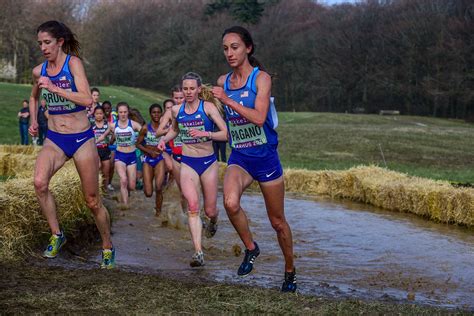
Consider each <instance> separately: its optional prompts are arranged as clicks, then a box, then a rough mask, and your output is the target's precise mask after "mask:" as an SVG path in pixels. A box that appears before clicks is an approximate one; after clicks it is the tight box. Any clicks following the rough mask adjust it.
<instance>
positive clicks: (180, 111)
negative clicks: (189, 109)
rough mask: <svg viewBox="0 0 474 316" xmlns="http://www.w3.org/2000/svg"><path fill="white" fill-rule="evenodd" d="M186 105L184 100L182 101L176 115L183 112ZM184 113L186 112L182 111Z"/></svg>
mask: <svg viewBox="0 0 474 316" xmlns="http://www.w3.org/2000/svg"><path fill="white" fill-rule="evenodd" d="M185 106H186V101H184V102H183V103H182V104H181V106H180V107H179V111H178V116H179V115H180V114H182V113H183V112H184V107H185ZM184 114H186V112H184Z"/></svg>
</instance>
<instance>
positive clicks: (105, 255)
mask: <svg viewBox="0 0 474 316" xmlns="http://www.w3.org/2000/svg"><path fill="white" fill-rule="evenodd" d="M100 267H101V268H102V269H113V268H115V248H113V247H112V249H102V263H101V264H100Z"/></svg>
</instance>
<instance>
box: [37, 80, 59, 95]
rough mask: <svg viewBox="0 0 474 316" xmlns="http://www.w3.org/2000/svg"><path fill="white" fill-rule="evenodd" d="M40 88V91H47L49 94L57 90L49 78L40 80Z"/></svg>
mask: <svg viewBox="0 0 474 316" xmlns="http://www.w3.org/2000/svg"><path fill="white" fill-rule="evenodd" d="M38 87H39V88H40V89H46V90H48V91H49V92H54V91H53V90H54V89H56V86H55V85H54V84H53V83H52V82H51V80H50V79H49V77H44V76H42V77H40V78H39V80H38Z"/></svg>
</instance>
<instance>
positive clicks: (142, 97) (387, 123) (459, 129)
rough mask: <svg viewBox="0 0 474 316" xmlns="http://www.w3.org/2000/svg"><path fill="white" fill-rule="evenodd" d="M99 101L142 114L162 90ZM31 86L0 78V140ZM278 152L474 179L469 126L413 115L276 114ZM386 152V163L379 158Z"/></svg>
mask: <svg viewBox="0 0 474 316" xmlns="http://www.w3.org/2000/svg"><path fill="white" fill-rule="evenodd" d="M99 88H100V90H101V93H102V96H101V100H106V99H108V100H110V101H112V103H113V104H116V103H117V102H119V101H127V102H129V104H130V105H131V106H132V107H137V108H138V109H139V110H140V111H141V112H142V114H144V116H145V117H147V116H148V115H147V109H148V106H149V105H150V104H151V103H154V102H159V103H161V102H162V101H163V100H164V99H166V98H167V96H166V95H164V94H160V93H156V92H153V91H149V90H144V89H138V88H130V87H116V86H110V87H99ZM29 93H30V86H28V85H17V84H9V83H0V117H2V119H3V124H2V125H0V143H3V144H12V143H18V142H19V132H18V127H17V126H18V122H17V118H16V113H17V112H18V110H19V107H20V102H21V100H22V99H25V98H27V97H28V96H29ZM279 118H280V125H279V127H278V133H279V137H280V145H279V152H280V155H281V159H282V163H283V165H284V167H286V168H287V167H291V168H307V169H313V170H320V169H339V170H340V169H348V168H350V167H353V166H357V165H361V164H363V165H370V164H375V165H378V166H385V163H386V165H387V167H388V168H389V169H391V170H395V171H400V172H404V173H408V174H410V175H416V176H421V177H426V178H432V179H442V180H448V181H452V182H460V183H472V182H474V168H472V163H473V161H474V147H473V146H472V144H471V143H472V141H471V139H472V135H473V134H474V125H472V124H469V123H465V122H463V121H459V120H447V119H437V118H429V117H415V116H379V115H353V114H336V113H288V112H283V113H279ZM382 152H383V155H384V157H385V163H384V160H383V158H382Z"/></svg>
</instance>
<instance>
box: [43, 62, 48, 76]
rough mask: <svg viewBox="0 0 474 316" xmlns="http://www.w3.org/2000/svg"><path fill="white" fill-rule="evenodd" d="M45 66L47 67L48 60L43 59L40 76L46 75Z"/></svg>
mask: <svg viewBox="0 0 474 316" xmlns="http://www.w3.org/2000/svg"><path fill="white" fill-rule="evenodd" d="M46 67H48V61H45V62H44V63H43V66H42V67H41V76H42V77H47V76H48V72H47V71H46Z"/></svg>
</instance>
